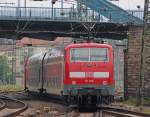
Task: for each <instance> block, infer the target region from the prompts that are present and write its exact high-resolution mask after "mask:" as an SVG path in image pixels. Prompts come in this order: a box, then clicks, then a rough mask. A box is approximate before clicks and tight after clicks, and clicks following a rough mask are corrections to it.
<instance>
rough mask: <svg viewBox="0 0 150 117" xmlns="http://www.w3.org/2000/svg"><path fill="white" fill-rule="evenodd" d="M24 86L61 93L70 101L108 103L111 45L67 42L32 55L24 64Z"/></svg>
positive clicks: (111, 88) (111, 91) (111, 93)
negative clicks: (67, 43) (43, 52)
mask: <svg viewBox="0 0 150 117" xmlns="http://www.w3.org/2000/svg"><path fill="white" fill-rule="evenodd" d="M25 87H26V89H27V90H28V91H35V92H41V93H42V92H46V93H48V94H51V95H54V96H62V97H63V99H65V101H66V102H67V103H69V104H70V105H75V104H78V105H86V104H92V105H93V104H94V105H99V104H101V103H106V104H108V103H110V102H112V101H113V98H114V89H115V82H114V65H113V49H112V46H111V45H107V44H98V43H80V44H69V45H66V46H64V45H63V46H58V47H55V48H53V49H51V50H50V51H49V52H47V53H45V54H38V55H34V56H32V57H31V58H29V60H28V61H27V62H26V65H25Z"/></svg>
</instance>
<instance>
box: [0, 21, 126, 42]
mask: <svg viewBox="0 0 150 117" xmlns="http://www.w3.org/2000/svg"><path fill="white" fill-rule="evenodd" d="M89 35H90V36H91V37H92V36H93V37H96V38H110V39H114V40H121V39H124V38H126V37H127V26H124V25H121V24H116V23H115V24H114V23H108V22H107V23H97V22H68V21H66V22H65V21H64V22H59V21H26V20H11V21H10V20H1V21H0V38H11V39H21V38H22V37H32V38H40V39H44V40H52V39H53V37H58V36H61V37H66V36H68V37H76V38H79V37H81V36H84V37H88V36H89Z"/></svg>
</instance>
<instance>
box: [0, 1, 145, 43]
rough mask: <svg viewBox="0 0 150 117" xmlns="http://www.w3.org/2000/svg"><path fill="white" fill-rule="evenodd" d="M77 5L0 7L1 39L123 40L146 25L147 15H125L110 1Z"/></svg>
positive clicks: (131, 12) (135, 13) (129, 13)
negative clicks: (133, 29) (133, 28)
mask: <svg viewBox="0 0 150 117" xmlns="http://www.w3.org/2000/svg"><path fill="white" fill-rule="evenodd" d="M77 1H78V4H79V5H78V7H77V8H74V7H71V8H44V7H43V8H42V7H40V8H38V7H0V37H6V38H15V39H19V38H21V37H24V36H28V37H35V38H43V39H48V40H50V39H52V38H50V37H56V36H71V37H80V36H89V35H90V36H93V37H97V38H112V39H123V38H125V37H126V33H127V30H128V25H130V24H132V25H143V20H142V18H143V11H125V10H123V9H121V8H119V7H118V6H116V5H114V4H112V3H110V2H108V1H107V0H77ZM93 3H94V4H93Z"/></svg>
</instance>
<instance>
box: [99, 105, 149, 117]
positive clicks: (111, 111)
mask: <svg viewBox="0 0 150 117" xmlns="http://www.w3.org/2000/svg"><path fill="white" fill-rule="evenodd" d="M99 110H100V111H99V113H100V117H112V116H113V117H150V114H145V113H141V112H135V111H130V110H127V109H123V108H120V107H119V108H118V107H111V106H102V107H101V108H100V109H99Z"/></svg>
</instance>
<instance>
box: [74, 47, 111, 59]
mask: <svg viewBox="0 0 150 117" xmlns="http://www.w3.org/2000/svg"><path fill="white" fill-rule="evenodd" d="M71 61H85V62H95V61H108V49H107V48H73V49H71Z"/></svg>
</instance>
